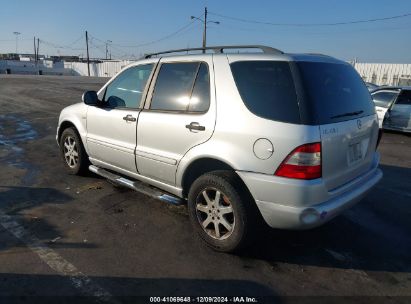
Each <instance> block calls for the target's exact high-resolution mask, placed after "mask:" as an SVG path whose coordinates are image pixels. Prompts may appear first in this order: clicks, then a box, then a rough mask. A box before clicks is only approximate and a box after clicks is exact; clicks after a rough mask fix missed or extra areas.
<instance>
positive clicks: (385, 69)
mask: <svg viewBox="0 0 411 304" xmlns="http://www.w3.org/2000/svg"><path fill="white" fill-rule="evenodd" d="M353 66H354V67H355V69H356V70H357V72H358V73H359V74H360V75H361V77H362V78H363V79H364V81H367V82H372V83H375V84H377V85H411V64H388V63H354V64H353Z"/></svg>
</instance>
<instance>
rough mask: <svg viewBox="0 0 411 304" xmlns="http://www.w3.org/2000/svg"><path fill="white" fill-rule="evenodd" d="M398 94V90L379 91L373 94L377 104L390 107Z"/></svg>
mask: <svg viewBox="0 0 411 304" xmlns="http://www.w3.org/2000/svg"><path fill="white" fill-rule="evenodd" d="M397 95H398V92H394V91H379V92H376V93H373V94H372V95H371V96H372V99H373V100H374V103H375V105H376V106H378V107H382V108H388V107H389V106H390V103H391V102H392V101H393V100H394V99H395V97H397Z"/></svg>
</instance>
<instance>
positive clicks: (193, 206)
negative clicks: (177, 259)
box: [188, 171, 258, 252]
mask: <svg viewBox="0 0 411 304" xmlns="http://www.w3.org/2000/svg"><path fill="white" fill-rule="evenodd" d="M255 209H256V207H255V205H253V201H252V198H251V196H250V195H249V194H248V193H247V191H246V190H245V189H244V187H243V185H242V183H241V180H240V178H239V177H238V176H237V175H235V173H233V172H228V171H214V172H211V173H207V174H204V175H202V176H200V177H199V178H198V179H197V180H196V181H195V182H194V183H193V184H192V186H191V188H190V191H189V194H188V211H189V216H190V220H191V223H192V225H193V227H194V229H195V230H196V231H197V233H198V235H199V236H200V238H201V239H202V240H204V241H205V243H206V244H207V245H208V246H210V247H211V248H213V249H214V250H217V251H222V252H234V251H239V250H240V249H242V248H244V247H245V246H247V245H248V244H249V243H250V241H251V240H252V238H253V233H254V232H255V228H256V226H257V220H258V217H257V216H256V212H255Z"/></svg>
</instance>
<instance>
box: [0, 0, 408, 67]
mask: <svg viewBox="0 0 411 304" xmlns="http://www.w3.org/2000/svg"><path fill="white" fill-rule="evenodd" d="M205 6H207V8H208V11H209V15H208V20H209V21H218V22H220V24H214V23H212V22H211V23H209V24H208V29H207V45H232V44H264V45H269V46H272V47H275V48H278V49H281V50H283V51H285V52H291V53H305V52H310V53H323V54H327V55H331V56H334V57H337V58H339V59H343V60H353V59H355V58H356V59H357V61H359V62H385V63H411V39H410V37H411V1H410V0H385V1H383V0H356V1H353V0H344V1H337V0H305V1H303V0H287V1H284V0H281V1H279V0H271V1H269V0H267V1H266V0H261V1H259V0H254V1H242V0H237V1H231V0H226V1H222V0H220V1H218V0H215V1H214V0H208V1H204V0H191V1H186V0H184V1H183V0H181V1H180V0H175V1H166V0H155V1H147V0H145V1H140V0H104V1H103V0H100V1H98V0H82V1H79V0H70V1H67V0H37V1H33V0H13V1H11V0H0V53H10V52H13V53H14V52H15V51H16V35H14V34H13V32H20V33H21V34H20V35H18V52H19V53H33V37H37V38H39V39H40V46H39V47H40V54H45V55H79V56H86V50H85V46H86V44H85V31H86V30H87V31H88V33H89V38H90V45H89V46H90V57H92V58H103V57H105V47H106V42H107V40H109V41H111V42H110V43H109V44H110V45H109V51H110V52H111V53H112V57H113V58H116V59H117V58H118V59H125V58H138V57H140V56H141V55H142V54H144V53H149V52H156V51H162V50H167V49H178V48H186V47H199V46H201V43H202V33H203V25H202V22H201V21H199V20H196V19H194V20H191V19H190V16H196V17H198V18H204V7H205ZM404 14H410V15H409V16H405V17H402V18H395V19H388V20H381V21H375V22H364V23H354V24H344V25H318V24H329V23H340V22H343V23H344V22H352V21H359V20H369V19H379V18H386V17H392V16H399V15H404ZM239 19H241V20H243V21H240V20H239ZM253 21H258V22H261V23H256V22H253ZM263 23H270V24H263ZM274 24H276V25H274ZM284 24H288V25H284ZM290 24H291V25H290ZM296 24H298V25H296ZM315 24H317V25H315Z"/></svg>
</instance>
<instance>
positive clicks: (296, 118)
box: [231, 61, 300, 123]
mask: <svg viewBox="0 0 411 304" xmlns="http://www.w3.org/2000/svg"><path fill="white" fill-rule="evenodd" d="M231 71H232V73H233V76H234V80H235V83H236V85H237V88H238V91H239V93H240V95H241V98H242V100H243V102H244V104H245V105H246V106H247V108H248V109H249V110H250V111H251V112H252V113H254V114H255V115H257V116H260V117H263V118H267V119H271V120H276V121H282V122H289V123H300V114H299V109H298V102H297V95H296V92H295V87H294V81H293V77H292V74H291V70H290V65H289V63H288V62H284V61H239V62H234V63H232V64H231Z"/></svg>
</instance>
